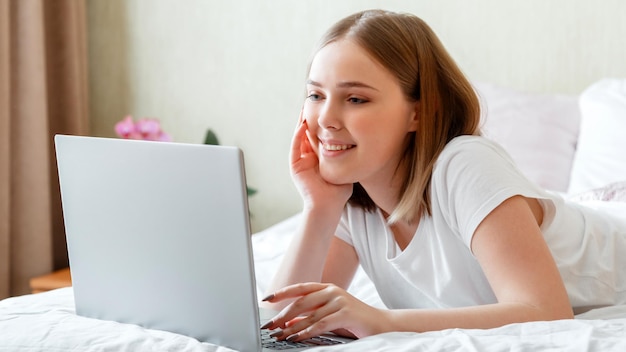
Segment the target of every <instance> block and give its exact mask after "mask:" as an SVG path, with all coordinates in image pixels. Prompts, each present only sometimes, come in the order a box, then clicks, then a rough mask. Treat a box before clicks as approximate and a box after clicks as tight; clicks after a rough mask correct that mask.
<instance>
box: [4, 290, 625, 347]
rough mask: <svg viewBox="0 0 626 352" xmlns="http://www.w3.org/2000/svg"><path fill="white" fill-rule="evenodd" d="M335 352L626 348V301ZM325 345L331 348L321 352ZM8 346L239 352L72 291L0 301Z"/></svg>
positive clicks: (394, 336) (379, 339)
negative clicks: (98, 305) (93, 305)
mask: <svg viewBox="0 0 626 352" xmlns="http://www.w3.org/2000/svg"><path fill="white" fill-rule="evenodd" d="M327 349H329V350H332V351H400V352H402V351H407V352H408V351H486V352H490V351H544V350H545V351H548V350H549V351H598V352H599V351H603V352H604V351H616V352H617V351H619V352H623V351H626V306H617V307H609V308H603V309H597V310H593V311H590V312H588V313H586V314H584V315H581V316H578V317H577V319H574V320H561V321H554V322H533V323H523V324H512V325H507V326H503V327H500V328H497V329H488V330H465V329H451V330H444V331H440V332H430V333H422V334H416V333H387V334H381V335H376V336H371V337H367V338H364V339H361V340H359V341H355V342H353V343H350V344H347V345H343V346H334V347H333V348H327ZM314 350H315V351H320V350H324V349H323V348H318V349H314ZM0 351H2V352H9V351H10V352H17V351H20V352H21V351H28V352H34V351H53V352H58V351H183V352H200V351H202V352H208V351H220V352H221V351H232V350H231V349H228V348H225V347H220V346H215V345H211V344H208V343H200V342H198V341H197V340H195V339H192V338H188V337H185V336H181V335H177V334H173V333H168V332H164V331H158V330H151V329H144V328H142V327H139V326H135V325H130V324H120V323H116V322H109V321H100V320H96V319H90V318H83V317H80V316H77V315H76V314H75V313H74V303H73V295H72V290H71V288H63V289H58V290H54V291H50V292H45V293H39V294H35V295H27V296H21V297H14V298H9V299H5V300H3V301H0Z"/></svg>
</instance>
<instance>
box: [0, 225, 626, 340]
mask: <svg viewBox="0 0 626 352" xmlns="http://www.w3.org/2000/svg"><path fill="white" fill-rule="evenodd" d="M297 221H298V216H294V217H292V218H290V219H287V220H285V221H283V222H281V223H279V224H277V225H275V226H273V227H271V228H269V229H267V230H265V231H263V232H260V233H258V234H255V235H254V236H253V248H254V251H255V263H256V272H257V284H258V286H259V290H258V292H259V296H260V295H262V294H264V293H265V292H264V290H265V288H266V287H267V283H268V282H269V280H270V278H271V276H272V275H273V273H274V271H275V270H276V268H277V267H278V265H279V263H280V260H281V258H282V254H283V252H284V250H285V248H286V247H287V245H288V243H289V237H290V235H291V233H293V230H294V228H295V225H296V223H297ZM349 291H350V292H351V293H352V294H353V295H355V296H357V297H358V298H360V299H362V300H363V301H365V302H367V303H369V304H372V305H376V306H380V305H382V303H380V299H379V298H378V295H377V294H376V292H375V290H374V288H373V286H372V285H371V283H370V282H369V279H368V278H367V276H366V275H365V274H364V273H363V272H362V271H361V270H359V271H358V272H357V275H356V277H355V280H354V282H353V284H352V286H351V287H350V289H349ZM313 350H314V351H321V350H331V351H399V352H404V351H406V352H409V351H481V352H492V351H493V352H495V351H592V352H595V351H598V352H600V351H602V352H605V351H611V352H612V351H615V352H618V351H619V352H624V351H626V305H624V306H615V307H607V308H600V309H595V310H592V311H589V312H587V313H584V314H581V315H578V316H577V317H576V319H573V320H560V321H553V322H531V323H521V324H511V325H507V326H503V327H500V328H496V329H487V330H476V329H450V330H444V331H439V332H429V333H421V334H417V333H400V332H396V333H387V334H381V335H376V336H370V337H367V338H364V339H361V340H358V341H355V342H353V343H350V344H346V345H342V346H333V347H332V348H316V349H313ZM9 351H10V352H24V351H27V352H34V351H52V352H60V351H137V352H143V351H183V352H200V351H203V352H207V351H219V352H222V351H232V350H231V349H228V348H225V347H220V346H216V345H212V344H208V343H201V342H199V341H197V340H195V339H192V338H188V337H185V336H182V335H178V334H174V333H169V332H165V331H158V330H152V329H145V328H142V327H139V326H136V325H131V324H121V323H116V322H110V321H101V320H96V319H90V318H84V317H80V316H77V315H76V314H75V311H74V302H73V292H72V289H71V288H63V289H58V290H54V291H50V292H44V293H39V294H33V295H26V296H21V297H13V298H8V299H5V300H2V301H0V352H9Z"/></svg>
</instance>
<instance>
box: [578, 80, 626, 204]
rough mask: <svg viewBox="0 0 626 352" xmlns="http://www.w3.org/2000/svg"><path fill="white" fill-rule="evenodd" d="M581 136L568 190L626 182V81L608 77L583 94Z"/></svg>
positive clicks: (589, 188)
mask: <svg viewBox="0 0 626 352" xmlns="http://www.w3.org/2000/svg"><path fill="white" fill-rule="evenodd" d="M580 111H581V114H582V117H581V118H582V121H581V125H580V126H581V130H580V137H579V140H578V147H577V150H576V155H575V157H574V165H573V167H572V175H571V178H570V186H569V191H568V193H570V194H572V193H579V192H584V191H588V190H591V189H595V188H600V187H604V186H606V185H608V184H611V183H614V182H618V181H626V80H625V79H604V80H601V81H599V82H596V83H594V84H593V85H591V86H590V87H588V88H587V89H586V90H585V91H584V92H583V93H582V94H581V95H580Z"/></svg>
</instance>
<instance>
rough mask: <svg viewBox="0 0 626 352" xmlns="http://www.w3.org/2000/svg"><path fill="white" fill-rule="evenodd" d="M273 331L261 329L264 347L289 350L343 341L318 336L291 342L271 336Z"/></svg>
mask: <svg viewBox="0 0 626 352" xmlns="http://www.w3.org/2000/svg"><path fill="white" fill-rule="evenodd" d="M271 332H272V331H271V330H268V329H261V343H262V345H263V347H264V348H269V349H274V350H289V349H292V348H302V347H312V346H329V345H336V344H340V343H342V342H341V341H337V340H333V339H329V338H327V337H323V336H316V337H313V338H310V339H308V340H303V341H298V342H290V341H278V340H276V338H274V337H271V336H270V333H271Z"/></svg>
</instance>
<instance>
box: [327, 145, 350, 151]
mask: <svg viewBox="0 0 626 352" xmlns="http://www.w3.org/2000/svg"><path fill="white" fill-rule="evenodd" d="M323 147H324V149H325V150H330V151H338V150H346V149H351V148H354V147H356V146H355V145H353V144H328V143H324V144H323Z"/></svg>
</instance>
